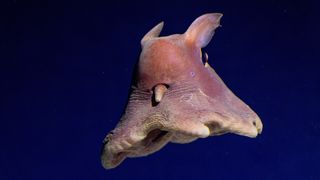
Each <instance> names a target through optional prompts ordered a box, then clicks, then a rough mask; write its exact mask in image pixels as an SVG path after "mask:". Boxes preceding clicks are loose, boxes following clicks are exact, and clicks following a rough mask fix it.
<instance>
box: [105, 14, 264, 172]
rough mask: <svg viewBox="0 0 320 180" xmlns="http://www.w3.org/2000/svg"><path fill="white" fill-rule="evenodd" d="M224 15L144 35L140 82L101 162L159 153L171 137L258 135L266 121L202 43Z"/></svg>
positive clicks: (176, 140)
mask: <svg viewBox="0 0 320 180" xmlns="http://www.w3.org/2000/svg"><path fill="white" fill-rule="evenodd" d="M221 17H222V14H219V13H211V14H205V15H202V16H200V17H199V18H197V19H196V20H195V21H194V22H193V23H192V24H191V25H190V27H189V28H188V30H187V31H186V32H185V33H184V34H175V35H171V36H166V37H158V36H159V34H160V31H161V29H162V27H163V23H160V24H158V25H157V26H155V27H154V28H153V29H151V30H150V31H149V32H148V33H147V34H146V35H145V37H144V38H143V39H142V40H141V45H142V52H141V55H140V59H139V63H138V71H137V77H136V79H137V82H136V84H135V87H134V89H133V90H132V92H131V94H130V99H129V101H128V104H127V107H126V110H125V113H124V114H123V116H122V118H121V120H120V122H119V123H118V125H117V126H116V128H115V129H114V130H113V131H111V132H110V133H109V134H108V135H107V136H106V138H105V140H104V144H103V150H102V155H101V158H102V165H103V166H104V167H105V168H106V169H110V168H114V167H116V166H118V165H119V164H120V163H121V162H122V161H123V160H124V159H125V158H126V157H140V156H146V155H149V154H151V153H154V152H156V151H158V150H159V149H161V148H162V147H163V146H164V145H166V144H167V143H168V142H173V143H189V142H192V141H194V140H196V139H197V138H206V137H208V136H214V135H221V134H224V133H235V134H239V135H243V136H248V137H256V136H257V134H259V133H261V131H262V122H261V120H260V119H259V117H258V116H257V115H256V113H255V112H254V111H253V110H251V109H250V107H249V106H247V105H246V104H245V103H244V102H242V101H241V100H240V99H239V98H238V97H236V96H235V95H234V94H233V93H232V92H231V91H230V90H229V88H228V87H227V86H226V85H225V84H224V83H223V81H222V80H221V79H220V78H219V76H218V75H217V74H216V72H215V71H214V70H213V69H212V68H211V66H210V65H209V64H208V62H206V63H203V62H202V56H201V54H202V53H201V48H203V47H205V46H206V45H207V44H208V43H209V41H210V40H211V38H212V36H213V34H214V30H215V29H216V28H217V27H218V26H219V22H220V18H221Z"/></svg>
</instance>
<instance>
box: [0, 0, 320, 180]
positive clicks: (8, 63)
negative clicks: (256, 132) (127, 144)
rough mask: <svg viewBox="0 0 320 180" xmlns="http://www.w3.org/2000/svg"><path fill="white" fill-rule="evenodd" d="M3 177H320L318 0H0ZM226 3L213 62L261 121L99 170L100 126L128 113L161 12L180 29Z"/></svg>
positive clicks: (168, 28)
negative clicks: (250, 134) (245, 132)
mask: <svg viewBox="0 0 320 180" xmlns="http://www.w3.org/2000/svg"><path fill="white" fill-rule="evenodd" d="M2 8H4V10H3V11H1V21H2V23H1V30H0V32H1V41H0V42H1V44H0V45H1V46H0V47H1V49H0V50H1V55H0V57H1V59H0V62H1V64H0V79H1V84H0V92H1V97H0V108H1V109H0V128H1V129H0V138H1V141H0V149H1V150H0V179H1V180H6V179H33V180H36V179H68V180H69V179H107V180H113V179H129V178H130V179H140V180H143V179H153V180H156V179H159V180H160V179H161V180H167V179H217V180H218V179H223V180H225V179H246V180H248V179H257V180H260V179H261V180H262V179H270V180H274V179H281V180H282V179H291V180H292V179H303V180H305V179H308V180H317V179H320V163H319V162H320V118H319V100H320V96H319V92H320V73H319V60H320V56H319V50H320V49H319V40H320V39H319V32H320V28H319V25H320V23H319V22H320V21H319V18H320V16H319V12H318V11H319V6H318V3H316V1H308V0H305V1H298V0H291V1H289V0H287V1H285V0H279V1H276V0H270V1H247V0H244V1H223V2H222V1H215V0H210V1H209V0H207V1H180V2H177V1H173V0H171V1H165V0H162V1H156V2H152V1H139V2H134V1H127V2H123V1H122V2H121V1H117V2H108V1H83V0H77V1H76V0H74V1H53V0H51V1H46V0H42V1H21V0H16V1H4V2H3V5H2ZM207 12H221V13H223V14H224V16H223V18H222V21H221V24H222V27H221V28H218V30H217V31H216V34H215V36H214V38H213V40H212V41H211V43H210V44H209V45H208V46H207V47H206V48H205V51H206V52H207V53H208V54H209V56H210V62H211V64H212V65H213V67H214V68H215V70H216V71H217V73H218V74H219V75H220V77H221V78H222V79H223V80H224V81H225V83H226V84H227V85H228V86H229V87H230V89H231V90H232V91H233V92H234V93H235V94H237V95H238V96H239V97H240V98H241V99H242V100H244V101H245V102H246V103H247V104H249V105H250V106H251V107H252V108H253V109H254V110H255V111H256V112H257V113H258V114H259V115H260V117H261V119H262V121H263V123H264V131H263V133H262V135H260V136H258V138H256V139H250V138H246V137H241V136H237V135H233V134H229V135H223V136H219V137H211V138H207V139H201V140H197V141H195V142H193V143H190V144H185V145H179V144H169V145H167V146H166V147H165V148H163V149H162V150H161V151H159V152H157V153H155V154H153V155H151V156H148V157H144V158H136V159H127V160H125V161H124V163H122V164H121V165H120V166H119V167H118V168H116V169H113V170H109V171H106V170H104V169H103V168H102V166H101V164H100V157H99V156H100V148H101V145H102V140H103V138H104V136H105V135H106V134H107V132H109V131H110V130H111V129H113V128H114V126H115V125H116V123H117V122H118V120H119V117H120V116H121V113H122V112H123V109H124V107H125V103H126V101H127V96H128V91H129V89H130V81H131V74H132V71H133V67H134V65H135V63H136V61H137V57H138V55H139V53H140V44H139V43H140V39H141V38H142V36H143V35H144V34H145V33H146V32H147V31H148V30H149V29H150V28H151V27H153V26H154V25H156V24H157V23H158V22H160V21H162V20H163V21H165V26H164V29H163V32H162V35H169V34H174V33H183V32H184V31H185V30H186V28H187V27H188V26H189V25H190V23H191V22H192V21H193V20H194V19H195V18H197V17H198V16H200V15H202V14H204V13H207Z"/></svg>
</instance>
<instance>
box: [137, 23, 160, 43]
mask: <svg viewBox="0 0 320 180" xmlns="http://www.w3.org/2000/svg"><path fill="white" fill-rule="evenodd" d="M163 24H164V23H163V21H162V22H160V23H159V24H158V25H156V26H155V27H153V28H152V29H151V30H150V31H149V32H148V33H147V34H146V35H144V37H143V38H142V39H141V45H143V44H144V43H145V42H146V41H148V40H150V39H152V38H155V37H158V36H159V35H160V32H161V30H162V28H163Z"/></svg>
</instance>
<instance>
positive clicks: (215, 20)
mask: <svg viewBox="0 0 320 180" xmlns="http://www.w3.org/2000/svg"><path fill="white" fill-rule="evenodd" d="M221 17H222V14H220V13H210V14H204V15H202V16H200V17H198V18H197V19H196V20H195V21H193V23H192V24H191V25H190V26H189V28H188V30H187V31H186V32H185V37H186V40H187V41H190V42H191V43H194V44H195V45H196V46H197V47H199V48H203V47H205V46H206V45H207V44H208V43H209V42H210V40H211V39H212V36H213V34H214V30H215V29H216V28H217V27H218V26H220V19H221Z"/></svg>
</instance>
